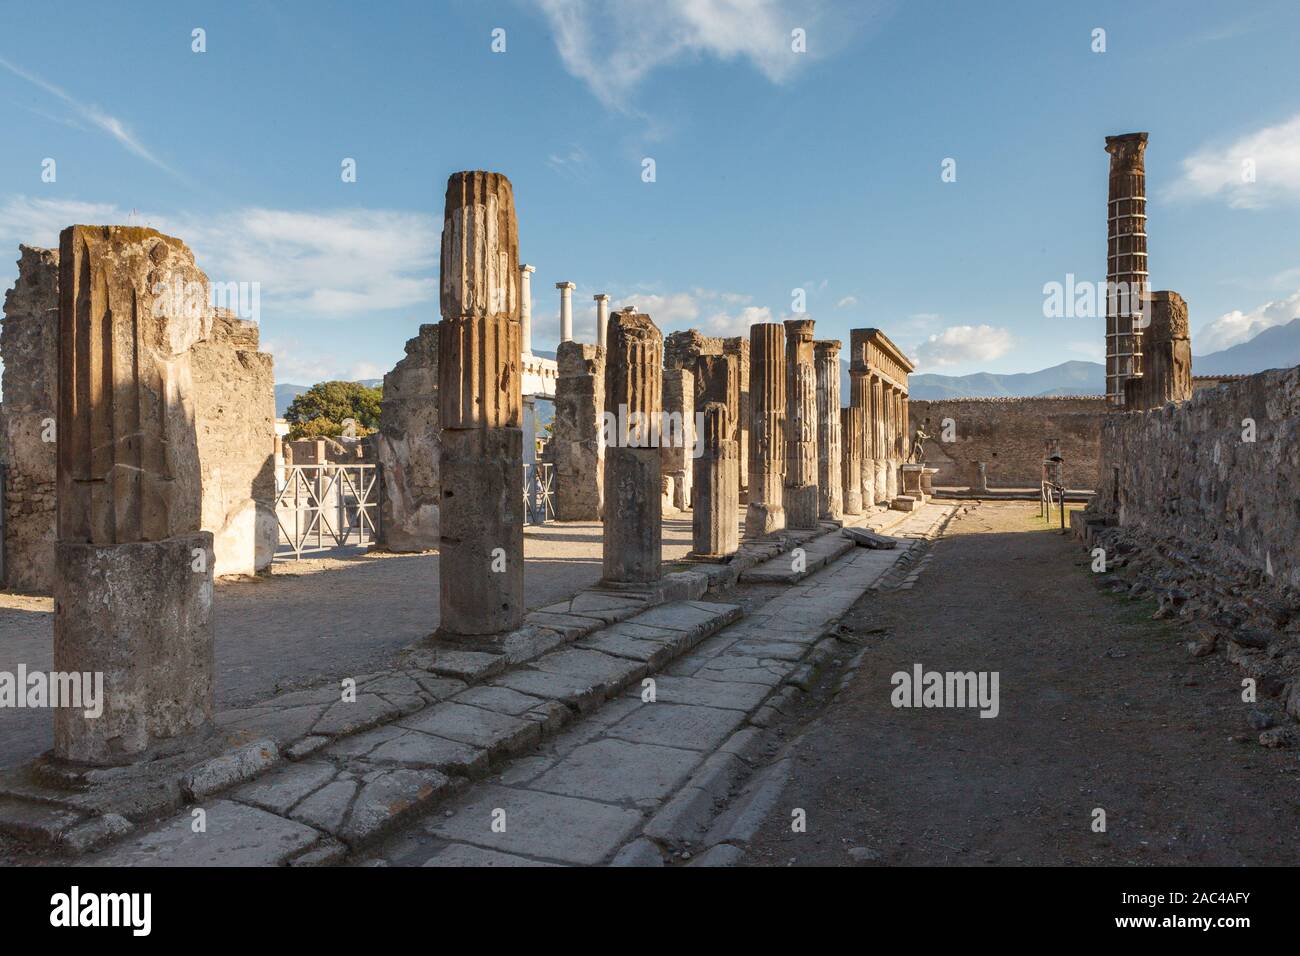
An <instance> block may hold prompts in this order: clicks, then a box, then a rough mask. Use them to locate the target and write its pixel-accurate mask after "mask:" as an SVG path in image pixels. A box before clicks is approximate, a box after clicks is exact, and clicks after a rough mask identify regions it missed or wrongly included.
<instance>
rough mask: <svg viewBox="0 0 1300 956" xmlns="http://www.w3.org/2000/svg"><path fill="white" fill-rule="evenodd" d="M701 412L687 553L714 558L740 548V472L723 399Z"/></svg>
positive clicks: (704, 557) (719, 558) (723, 556)
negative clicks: (688, 549) (701, 428)
mask: <svg viewBox="0 0 1300 956" xmlns="http://www.w3.org/2000/svg"><path fill="white" fill-rule="evenodd" d="M721 357H722V358H727V359H730V358H731V356H721ZM702 412H703V423H702V424H703V434H702V435H701V442H702V451H703V453H702V454H701V455H700V456H699V457H697V458H696V459H695V460H694V462H693V465H694V469H695V482H694V484H695V510H694V511H693V513H692V514H691V543H692V551H691V555H690V556H691V557H693V558H697V559H700V560H714V561H716V560H721V559H723V558H725V557H726V556H727V555H729V554H732V553H733V552H734V551H735V550H736V549H737V548H739V547H740V520H739V518H740V516H739V508H740V486H739V479H740V472H739V469H738V464H739V463H738V461H737V454H738V453H737V449H736V440H735V439H734V438H733V437H731V436H732V435H733V434H734V433H735V426H734V424H733V422H732V417H733V415H732V411H731V409H730V408H729V407H728V406H727V404H726V403H724V402H707V403H706V404H705V405H704V406H703V409H702Z"/></svg>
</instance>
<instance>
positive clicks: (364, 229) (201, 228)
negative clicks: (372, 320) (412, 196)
mask: <svg viewBox="0 0 1300 956" xmlns="http://www.w3.org/2000/svg"><path fill="white" fill-rule="evenodd" d="M128 216H129V214H128V213H126V212H124V211H123V210H121V209H120V208H118V207H116V206H114V205H112V204H108V203H85V202H67V201H61V200H44V199H32V198H29V197H26V196H10V197H8V198H7V199H5V200H4V201H3V202H2V203H0V241H4V242H6V243H8V244H10V245H15V246H16V244H17V243H18V242H26V243H28V244H31V245H43V246H54V245H57V244H58V238H59V231H60V230H61V229H63V228H64V227H65V226H68V225H72V224H74V223H114V222H127V220H128ZM130 218H132V219H133V220H134V221H138V222H139V223H141V224H143V225H150V226H153V227H154V228H156V229H159V230H161V231H163V232H166V233H168V234H169V235H174V236H176V237H177V238H179V239H181V240H183V241H184V242H185V243H186V244H187V245H189V247H190V248H191V249H192V250H194V254H195V257H196V259H197V260H198V264H199V268H201V269H203V271H204V272H206V273H207V274H208V277H209V278H210V279H212V280H213V281H216V282H250V283H251V282H257V283H259V284H260V289H261V300H262V304H263V307H264V308H265V307H266V306H271V307H272V308H276V309H280V310H284V311H291V312H304V313H307V314H310V315H318V316H322V317H329V318H332V317H340V316H341V317H346V316H349V315H353V314H356V313H358V312H376V311H382V310H385V309H397V308H406V307H408V306H412V305H417V304H422V303H428V302H432V301H433V300H434V299H435V298H436V297H437V291H438V290H437V279H436V278H435V276H436V274H437V265H438V263H437V256H438V250H439V247H440V246H439V242H440V240H439V236H440V234H441V229H442V223H441V222H438V221H436V220H435V219H434V218H433V217H432V216H428V215H426V214H424V213H412V212H400V211H394V210H383V209H377V210H372V209H341V210H330V211H325V212H315V213H303V212H294V211H290V210H282V209H256V208H254V209H243V210H237V211H235V212H231V213H227V214H221V215H217V216H212V217H200V216H195V215H191V214H187V213H182V214H179V215H175V216H158V215H152V214H146V215H139V216H133V217H130ZM10 274H11V275H12V273H10Z"/></svg>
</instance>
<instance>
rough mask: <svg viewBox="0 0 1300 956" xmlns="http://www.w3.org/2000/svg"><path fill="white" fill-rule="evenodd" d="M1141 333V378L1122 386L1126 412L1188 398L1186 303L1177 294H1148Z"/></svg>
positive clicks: (1189, 370) (1189, 353)
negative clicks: (1143, 327)
mask: <svg viewBox="0 0 1300 956" xmlns="http://www.w3.org/2000/svg"><path fill="white" fill-rule="evenodd" d="M1146 314H1147V321H1148V323H1149V324H1148V325H1147V328H1146V329H1145V330H1144V331H1143V333H1142V363H1143V371H1142V377H1141V378H1139V379H1129V380H1128V382H1127V383H1125V384H1126V390H1125V392H1126V396H1127V397H1126V401H1125V406H1126V407H1127V408H1128V409H1129V410H1133V409H1137V410H1141V409H1147V408H1160V407H1161V406H1163V405H1164V404H1165V403H1166V402H1185V401H1187V399H1189V398H1191V397H1192V342H1191V338H1190V337H1189V332H1188V327H1187V303H1186V302H1185V301H1183V297H1182V296H1181V295H1179V294H1178V293H1177V292H1169V291H1161V292H1152V293H1151V295H1150V296H1149V298H1148V301H1147V306H1146Z"/></svg>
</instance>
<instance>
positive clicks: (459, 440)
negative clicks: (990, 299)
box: [438, 171, 524, 637]
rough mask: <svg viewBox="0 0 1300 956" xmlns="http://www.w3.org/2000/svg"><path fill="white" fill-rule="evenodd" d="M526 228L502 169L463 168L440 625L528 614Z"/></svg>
mask: <svg viewBox="0 0 1300 956" xmlns="http://www.w3.org/2000/svg"><path fill="white" fill-rule="evenodd" d="M518 262H519V229H518V222H517V220H516V219H515V200H514V190H513V189H512V187H511V185H510V180H508V179H507V178H506V177H505V176H502V175H501V174H500V173H489V172H482V171H473V172H460V173H454V174H452V176H451V177H450V178H449V179H448V180H447V196H446V206H445V213H444V218H443V225H442V264H441V274H442V289H441V308H442V322H441V323H440V325H439V333H440V334H439V339H438V373H439V375H438V378H439V385H438V403H439V410H440V415H441V419H442V434H441V441H440V447H439V454H440V466H441V472H442V474H441V482H442V509H441V512H442V513H441V516H440V520H441V526H442V527H441V544H442V547H441V552H440V555H439V567H440V568H441V573H440V574H439V583H440V593H441V617H442V619H441V623H440V625H439V628H438V630H439V633H440V634H442V635H446V636H450V637H457V636H471V635H489V634H500V633H502V632H505V631H510V630H512V629H513V628H516V627H518V626H519V625H520V624H521V623H522V621H523V614H524V528H523V525H524V500H523V494H522V488H521V487H520V486H521V483H522V481H523V429H522V424H523V422H522V414H523V411H522V405H523V401H522V395H521V392H520V385H521V382H522V370H521V367H520V354H521V349H520V320H519V268H518Z"/></svg>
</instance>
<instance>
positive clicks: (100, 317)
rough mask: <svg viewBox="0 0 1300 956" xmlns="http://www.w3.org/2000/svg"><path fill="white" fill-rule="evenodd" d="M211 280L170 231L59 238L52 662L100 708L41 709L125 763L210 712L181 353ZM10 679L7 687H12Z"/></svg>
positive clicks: (67, 747)
mask: <svg viewBox="0 0 1300 956" xmlns="http://www.w3.org/2000/svg"><path fill="white" fill-rule="evenodd" d="M211 325H212V312H211V309H210V307H209V305H208V280H207V276H205V275H204V274H203V273H202V272H200V271H199V269H198V267H197V266H196V265H195V263H194V257H193V256H192V255H191V253H190V251H189V249H187V248H186V246H185V244H184V243H183V242H181V241H180V240H179V239H174V238H172V237H170V236H164V235H163V234H161V233H159V232H156V231H155V230H153V229H144V228H138V227H129V226H70V227H68V228H67V229H64V230H63V232H62V234H61V235H60V237H59V346H58V350H59V363H58V413H57V414H58V425H57V433H58V448H57V453H56V459H57V464H56V488H57V533H58V540H57V543H56V545H55V581H54V670H55V671H56V672H63V673H73V674H96V675H102V677H103V687H102V697H101V698H100V699H101V701H102V703H103V712H102V713H101V714H96V715H95V716H94V717H87V716H86V711H85V709H83V708H81V707H56V708H54V713H53V720H54V754H55V756H56V757H59V758H61V759H63V760H69V761H75V762H79V763H90V764H114V763H125V762H129V761H131V760H133V759H136V758H138V757H140V756H141V755H143V754H144V753H145V752H146V751H148V750H149V749H150V748H152V747H154V746H155V745H156V744H158V743H159V742H161V741H164V740H168V739H171V738H176V737H181V736H184V735H186V734H189V733H191V732H193V731H196V730H199V729H200V728H202V727H203V726H204V725H205V724H206V723H207V722H208V721H209V720H210V718H211V716H212V706H213V670H214V666H213V636H212V567H213V550H212V534H211V533H210V532H207V531H200V530H199V522H200V511H201V502H202V491H201V488H200V481H201V479H200V473H199V459H198V440H197V436H196V434H195V427H194V395H193V389H194V386H193V380H192V377H191V373H190V349H191V347H192V346H193V345H194V344H195V343H196V342H198V341H200V340H201V339H204V338H205V337H206V336H207V335H208V333H209V330H210V329H211ZM21 692H22V689H20V693H21Z"/></svg>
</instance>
